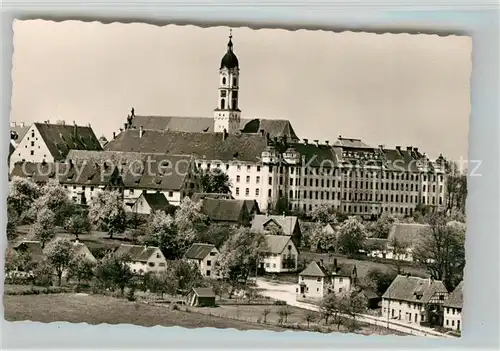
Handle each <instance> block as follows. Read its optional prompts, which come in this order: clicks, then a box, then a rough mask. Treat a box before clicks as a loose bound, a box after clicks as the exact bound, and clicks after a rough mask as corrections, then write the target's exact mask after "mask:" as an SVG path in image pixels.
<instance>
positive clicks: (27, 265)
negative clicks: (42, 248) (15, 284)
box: [5, 247, 35, 275]
mask: <svg viewBox="0 0 500 351" xmlns="http://www.w3.org/2000/svg"><path fill="white" fill-rule="evenodd" d="M34 266H35V265H34V263H33V260H32V258H31V255H30V254H29V253H28V252H26V251H16V250H14V249H12V248H10V247H7V250H5V273H6V275H7V274H8V273H10V272H14V271H21V272H30V271H32V270H33V268H34Z"/></svg>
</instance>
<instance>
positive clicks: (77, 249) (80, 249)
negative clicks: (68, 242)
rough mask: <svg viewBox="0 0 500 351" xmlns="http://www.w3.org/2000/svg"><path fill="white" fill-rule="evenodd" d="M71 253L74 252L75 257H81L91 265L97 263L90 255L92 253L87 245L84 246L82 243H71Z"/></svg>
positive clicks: (76, 241)
mask: <svg viewBox="0 0 500 351" xmlns="http://www.w3.org/2000/svg"><path fill="white" fill-rule="evenodd" d="M73 251H74V255H75V257H81V258H82V259H85V260H87V261H89V262H91V263H97V259H96V258H95V256H94V255H93V254H92V252H90V250H89V248H88V247H87V245H85V244H84V243H82V242H80V241H78V240H75V241H74V242H73Z"/></svg>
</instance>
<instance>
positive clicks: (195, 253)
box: [184, 243, 220, 279]
mask: <svg viewBox="0 0 500 351" xmlns="http://www.w3.org/2000/svg"><path fill="white" fill-rule="evenodd" d="M219 255H220V253H219V250H217V248H216V247H215V245H212V244H204V243H194V244H193V245H191V247H190V248H189V249H188V250H187V251H186V253H185V254H184V259H185V260H186V261H188V262H191V263H193V264H195V265H196V266H197V267H198V268H199V269H200V273H201V275H202V276H203V277H207V278H214V279H217V278H220V274H219V272H218V271H217V259H218V258H219Z"/></svg>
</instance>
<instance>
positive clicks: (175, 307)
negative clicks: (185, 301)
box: [169, 302, 179, 311]
mask: <svg viewBox="0 0 500 351" xmlns="http://www.w3.org/2000/svg"><path fill="white" fill-rule="evenodd" d="M169 309H170V310H171V311H178V310H179V305H177V304H176V303H175V302H174V303H171V304H170V308H169Z"/></svg>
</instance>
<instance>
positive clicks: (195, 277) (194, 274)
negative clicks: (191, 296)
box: [169, 260, 203, 293]
mask: <svg viewBox="0 0 500 351" xmlns="http://www.w3.org/2000/svg"><path fill="white" fill-rule="evenodd" d="M169 268H170V267H169ZM171 269H172V271H173V276H174V280H175V281H176V282H177V290H178V291H180V292H181V293H187V292H189V291H190V290H191V289H192V288H196V287H198V286H200V285H201V284H202V282H203V277H202V276H201V273H200V270H199V268H198V267H197V266H196V265H194V264H192V263H190V262H186V261H181V260H179V261H175V262H173V263H172V267H171Z"/></svg>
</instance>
